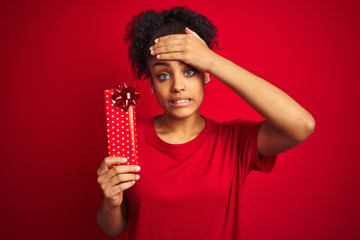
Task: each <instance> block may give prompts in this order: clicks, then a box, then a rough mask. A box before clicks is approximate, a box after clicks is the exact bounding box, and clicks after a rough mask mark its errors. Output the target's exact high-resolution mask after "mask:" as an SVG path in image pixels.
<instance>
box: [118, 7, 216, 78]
mask: <svg viewBox="0 0 360 240" xmlns="http://www.w3.org/2000/svg"><path fill="white" fill-rule="evenodd" d="M186 27H188V28H190V29H191V30H193V31H195V32H196V33H197V34H198V35H199V36H200V37H201V38H202V39H203V40H204V41H205V42H206V44H207V45H208V47H209V48H210V49H211V48H212V47H213V45H214V44H215V45H217V43H216V41H215V37H216V36H217V29H216V27H215V26H214V25H213V24H212V23H211V22H210V21H209V20H208V19H207V18H206V17H205V16H204V15H202V14H198V13H196V12H194V11H192V10H190V9H187V8H185V7H174V8H172V9H169V10H163V11H160V12H156V11H154V10H147V11H144V12H141V13H139V14H138V15H135V16H133V18H132V20H131V21H130V22H129V23H128V24H127V25H126V34H125V36H124V40H125V41H127V42H129V43H130V45H129V49H128V53H129V61H130V62H131V70H132V73H133V76H134V77H135V78H137V79H145V78H147V65H146V59H147V57H148V56H149V53H148V52H149V51H148V49H149V48H150V46H152V45H153V43H154V40H155V39H156V38H159V37H162V36H166V35H170V34H185V28H186Z"/></svg>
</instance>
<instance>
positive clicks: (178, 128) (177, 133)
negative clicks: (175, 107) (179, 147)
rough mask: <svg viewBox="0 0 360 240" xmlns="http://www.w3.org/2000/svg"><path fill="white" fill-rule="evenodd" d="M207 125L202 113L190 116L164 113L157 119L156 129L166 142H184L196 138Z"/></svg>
mask: <svg viewBox="0 0 360 240" xmlns="http://www.w3.org/2000/svg"><path fill="white" fill-rule="evenodd" d="M204 126H205V119H204V118H203V117H201V116H200V113H198V114H194V115H193V116H190V117H188V118H181V119H179V118H173V117H171V116H168V115H162V116H160V117H158V118H156V120H155V129H156V132H157V134H158V135H159V137H160V138H162V139H163V140H165V141H166V142H171V143H183V142H187V141H189V140H192V139H194V138H195V137H197V136H198V135H199V133H200V132H201V131H202V130H203V128H204Z"/></svg>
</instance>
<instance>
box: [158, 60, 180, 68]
mask: <svg viewBox="0 0 360 240" xmlns="http://www.w3.org/2000/svg"><path fill="white" fill-rule="evenodd" d="M179 62H180V64H181V65H186V64H185V63H183V62H182V61H179ZM155 66H165V67H169V66H170V65H169V64H168V63H167V62H156V63H154V64H153V66H152V67H153V68H154V67H155Z"/></svg>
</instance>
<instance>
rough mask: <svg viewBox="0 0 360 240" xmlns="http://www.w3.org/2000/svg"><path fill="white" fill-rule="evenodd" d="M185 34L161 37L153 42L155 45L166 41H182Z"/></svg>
mask: <svg viewBox="0 0 360 240" xmlns="http://www.w3.org/2000/svg"><path fill="white" fill-rule="evenodd" d="M187 37H188V36H186V34H170V35H166V36H163V37H159V38H157V39H155V40H154V42H155V43H158V42H163V41H168V40H174V39H184V38H187Z"/></svg>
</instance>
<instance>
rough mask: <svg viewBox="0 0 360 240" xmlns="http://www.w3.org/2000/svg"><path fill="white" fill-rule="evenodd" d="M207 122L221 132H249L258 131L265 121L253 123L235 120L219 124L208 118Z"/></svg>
mask: <svg viewBox="0 0 360 240" xmlns="http://www.w3.org/2000/svg"><path fill="white" fill-rule="evenodd" d="M206 121H208V122H209V123H210V125H212V127H213V129H214V130H215V129H216V130H217V131H221V132H227V131H235V132H238V131H249V130H252V129H257V128H259V127H260V126H261V124H262V123H263V121H252V120H244V119H233V120H230V121H223V122H217V121H214V120H211V119H208V118H206Z"/></svg>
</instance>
